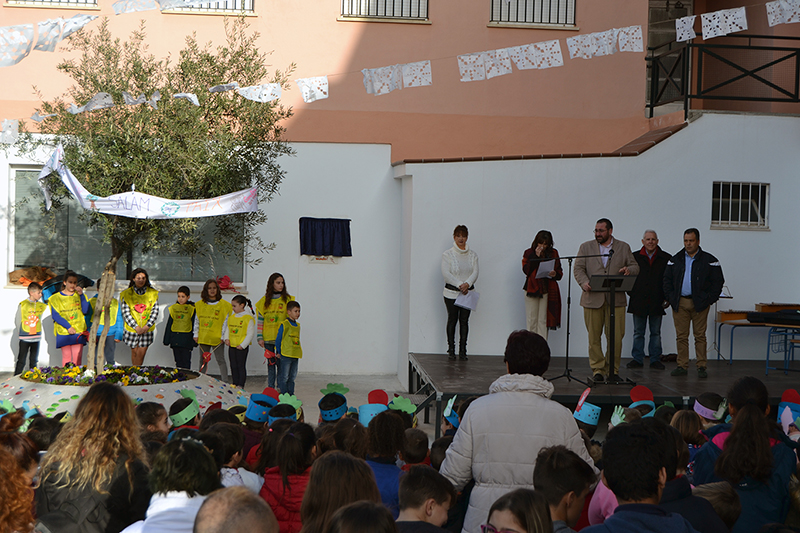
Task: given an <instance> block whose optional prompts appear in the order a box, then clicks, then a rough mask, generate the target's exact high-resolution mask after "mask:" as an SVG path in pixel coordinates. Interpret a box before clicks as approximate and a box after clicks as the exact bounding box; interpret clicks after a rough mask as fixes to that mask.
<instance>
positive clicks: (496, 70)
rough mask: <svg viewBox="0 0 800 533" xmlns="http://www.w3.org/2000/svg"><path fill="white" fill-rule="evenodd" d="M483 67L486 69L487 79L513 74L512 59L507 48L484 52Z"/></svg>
mask: <svg viewBox="0 0 800 533" xmlns="http://www.w3.org/2000/svg"><path fill="white" fill-rule="evenodd" d="M481 55H483V66H484V68H485V69H486V79H487V80H488V79H491V78H496V77H497V76H504V75H506V74H511V58H509V57H508V52H507V51H506V49H505V48H500V49H499V50H490V51H488V52H483V53H482V54H481Z"/></svg>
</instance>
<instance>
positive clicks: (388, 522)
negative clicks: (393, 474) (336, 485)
mask: <svg viewBox="0 0 800 533" xmlns="http://www.w3.org/2000/svg"><path fill="white" fill-rule="evenodd" d="M421 524H422V523H421ZM436 529H439V528H433V527H431V528H430V529H429V530H430V531H434V530H436ZM363 531H369V532H370V533H397V526H396V525H395V523H394V518H392V514H391V513H390V512H389V510H388V509H386V507H384V506H383V505H381V504H379V503H375V502H370V501H363V502H355V503H351V504H350V505H346V506H344V507H342V508H341V509H339V510H338V511H336V514H334V515H333V516H332V517H331V521H330V522H329V523H328V527H327V528H326V529H325V533H362V532H363ZM420 531H423V529H422V528H420ZM425 531H428V530H427V529H426V530H425ZM442 531H444V530H442Z"/></svg>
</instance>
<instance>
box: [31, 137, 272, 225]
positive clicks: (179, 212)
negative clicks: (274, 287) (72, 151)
mask: <svg viewBox="0 0 800 533" xmlns="http://www.w3.org/2000/svg"><path fill="white" fill-rule="evenodd" d="M63 157H64V148H63V147H62V146H61V145H58V146H57V147H56V149H55V150H54V151H53V153H52V155H51V156H50V158H49V159H48V161H47V163H46V164H45V166H44V168H42V170H41V172H40V173H39V186H40V187H41V189H42V192H43V193H44V198H45V206H46V208H47V209H48V210H49V209H50V206H51V205H52V202H51V200H50V190H49V189H48V187H47V181H46V178H47V177H48V176H49V175H50V174H52V173H54V172H55V173H57V174H58V175H59V177H60V178H61V181H62V182H63V183H64V185H65V186H66V187H67V189H68V190H69V192H70V193H71V194H72V196H74V197H75V199H76V200H77V201H78V203H79V204H80V205H81V207H83V208H84V209H90V210H92V211H97V212H99V213H105V214H108V215H119V216H124V217H130V218H146V219H165V218H201V217H213V216H219V215H229V214H232V213H251V212H254V211H257V210H258V189H257V188H256V187H252V188H250V189H244V190H241V191H236V192H233V193H230V194H226V195H223V196H217V197H215V198H207V199H201V200H169V199H166V198H159V197H158V196H150V195H149V194H142V193H139V192H136V191H131V192H125V193H121V194H112V195H111V196H109V197H107V198H103V197H100V196H95V195H94V194H92V193H90V192H89V191H87V190H86V189H85V188H84V187H83V185H81V183H80V182H79V181H78V179H77V178H76V177H75V176H74V175H73V174H72V172H70V170H69V168H67V166H66V165H64V163H63Z"/></svg>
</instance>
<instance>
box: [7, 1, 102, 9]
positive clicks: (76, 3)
mask: <svg viewBox="0 0 800 533" xmlns="http://www.w3.org/2000/svg"><path fill="white" fill-rule="evenodd" d="M6 4H8V5H10V6H37V7H41V6H48V7H77V8H82V7H97V0H7V2H6Z"/></svg>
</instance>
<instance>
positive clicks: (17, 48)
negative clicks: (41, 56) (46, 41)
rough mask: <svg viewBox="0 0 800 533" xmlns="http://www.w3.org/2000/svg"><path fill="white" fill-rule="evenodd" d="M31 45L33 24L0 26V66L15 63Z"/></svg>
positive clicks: (26, 54) (27, 52) (27, 51)
mask: <svg viewBox="0 0 800 533" xmlns="http://www.w3.org/2000/svg"><path fill="white" fill-rule="evenodd" d="M32 47H33V24H22V25H19V26H5V27H3V28H0V67H10V66H11V65H16V64H17V63H19V62H20V61H22V60H23V59H25V58H26V57H27V56H28V54H30V53H31V48H32Z"/></svg>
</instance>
